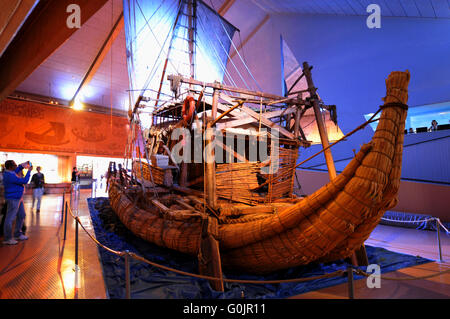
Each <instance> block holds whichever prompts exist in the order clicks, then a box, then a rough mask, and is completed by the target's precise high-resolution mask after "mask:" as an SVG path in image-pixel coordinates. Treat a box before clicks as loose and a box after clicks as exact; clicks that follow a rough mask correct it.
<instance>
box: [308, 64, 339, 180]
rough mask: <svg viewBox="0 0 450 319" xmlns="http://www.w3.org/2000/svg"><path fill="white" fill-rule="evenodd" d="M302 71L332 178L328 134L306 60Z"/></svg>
mask: <svg viewBox="0 0 450 319" xmlns="http://www.w3.org/2000/svg"><path fill="white" fill-rule="evenodd" d="M303 72H304V73H305V77H306V81H307V82H308V89H309V94H310V95H311V99H312V103H313V109H314V115H315V116H316V122H317V128H318V129H319V134H320V140H321V141H322V147H323V148H324V149H326V150H325V151H324V152H323V153H324V155H325V161H326V163H327V167H328V175H329V176H330V180H332V179H334V178H335V177H336V168H335V166H334V161H333V156H332V154H331V150H330V149H329V148H328V146H329V145H330V142H329V141H328V135H327V131H326V129H325V125H324V123H323V119H322V114H321V113H320V108H319V100H318V99H317V94H316V88H315V87H314V83H313V80H312V77H311V67H310V66H309V65H308V63H307V62H303Z"/></svg>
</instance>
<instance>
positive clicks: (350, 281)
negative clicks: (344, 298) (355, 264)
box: [347, 266, 355, 299]
mask: <svg viewBox="0 0 450 319" xmlns="http://www.w3.org/2000/svg"><path fill="white" fill-rule="evenodd" d="M347 279H348V298H349V299H355V294H354V286H353V268H352V266H347Z"/></svg>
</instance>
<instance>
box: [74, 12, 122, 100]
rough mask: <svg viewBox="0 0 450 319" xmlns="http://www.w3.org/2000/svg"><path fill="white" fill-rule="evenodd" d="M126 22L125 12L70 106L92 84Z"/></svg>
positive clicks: (99, 52)
mask: <svg viewBox="0 0 450 319" xmlns="http://www.w3.org/2000/svg"><path fill="white" fill-rule="evenodd" d="M123 26H124V22H123V11H122V12H121V13H120V16H119V18H118V19H117V21H116V23H114V26H113V28H112V29H111V31H110V32H109V34H108V36H107V37H106V40H105V41H104V42H103V44H102V46H101V48H100V50H99V51H98V53H97V56H96V57H95V58H94V61H93V62H92V64H91V65H90V66H89V69H88V70H87V72H86V74H85V75H84V78H83V80H82V81H81V83H80V85H79V87H78V89H77V90H76V92H75V94H74V95H73V97H72V99H71V100H70V102H69V105H71V104H73V102H74V101H75V99H76V98H77V95H78V94H79V93H80V92H82V91H83V89H84V88H85V87H87V86H88V84H89V82H91V80H92V78H93V77H94V75H95V73H96V72H97V70H98V69H99V67H100V65H101V64H102V62H103V60H104V59H105V57H106V55H107V54H108V52H109V51H110V50H111V47H112V45H113V43H114V40H116V38H117V36H118V35H119V33H120V32H121V31H122V30H123Z"/></svg>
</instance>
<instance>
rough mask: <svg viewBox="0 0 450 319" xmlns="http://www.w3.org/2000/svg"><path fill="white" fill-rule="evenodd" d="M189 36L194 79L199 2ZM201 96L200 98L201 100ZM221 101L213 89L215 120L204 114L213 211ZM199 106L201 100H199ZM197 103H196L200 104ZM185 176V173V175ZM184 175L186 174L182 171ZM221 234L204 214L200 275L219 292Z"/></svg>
mask: <svg viewBox="0 0 450 319" xmlns="http://www.w3.org/2000/svg"><path fill="white" fill-rule="evenodd" d="M187 7H188V17H189V20H188V35H189V64H190V71H191V74H190V76H191V79H194V78H195V51H194V50H195V33H196V15H197V1H196V0H188V3H187ZM189 88H191V89H192V88H193V84H191V83H190V84H189ZM201 96H202V94H200V97H199V99H201ZM218 102H219V91H218V90H214V95H213V106H212V108H213V110H212V118H207V117H206V114H204V119H205V124H206V125H205V126H204V128H206V131H205V132H204V138H206V143H205V150H204V157H205V158H204V159H203V161H205V162H206V163H205V164H206V172H205V173H206V176H205V178H204V183H205V185H206V194H205V195H206V196H205V197H206V203H207V204H208V206H209V207H212V208H213V209H215V208H216V206H217V196H216V161H215V153H214V133H213V128H212V123H214V119H215V116H216V114H217V104H218ZM198 103H200V101H198ZM198 103H197V104H198ZM208 150H210V151H208ZM184 169H185V170H186V169H187V165H186V164H185V165H184ZM184 174H186V173H184ZM182 175H183V172H182ZM218 235H219V227H218V221H217V219H216V218H215V217H212V216H208V215H206V214H203V215H202V234H201V242H200V249H199V254H198V261H199V272H200V274H202V275H207V276H213V277H217V278H218V279H217V280H210V281H209V282H210V284H211V287H212V288H213V289H214V290H216V291H224V285H223V280H222V262H221V258H220V250H219V241H218V240H217V238H218Z"/></svg>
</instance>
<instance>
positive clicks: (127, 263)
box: [125, 250, 131, 299]
mask: <svg viewBox="0 0 450 319" xmlns="http://www.w3.org/2000/svg"><path fill="white" fill-rule="evenodd" d="M125 298H126V299H131V288H130V256H129V255H128V250H126V251H125Z"/></svg>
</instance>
